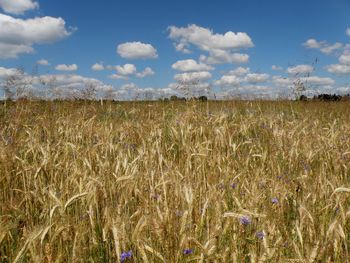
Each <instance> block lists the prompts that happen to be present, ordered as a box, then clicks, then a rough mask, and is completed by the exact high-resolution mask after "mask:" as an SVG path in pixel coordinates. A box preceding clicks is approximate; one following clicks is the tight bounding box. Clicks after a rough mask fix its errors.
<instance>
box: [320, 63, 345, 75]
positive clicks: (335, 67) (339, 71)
mask: <svg viewBox="0 0 350 263" xmlns="http://www.w3.org/2000/svg"><path fill="white" fill-rule="evenodd" d="M326 68H327V70H328V72H330V73H333V74H336V75H350V65H343V64H332V65H329V66H327V67H326Z"/></svg>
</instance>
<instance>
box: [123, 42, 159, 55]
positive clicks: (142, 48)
mask: <svg viewBox="0 0 350 263" xmlns="http://www.w3.org/2000/svg"><path fill="white" fill-rule="evenodd" d="M117 53H118V54H119V55H120V56H121V57H122V58H126V59H149V58H157V57H158V54H157V50H156V49H155V48H154V47H153V46H152V45H151V44H145V43H142V42H126V43H123V44H120V45H118V47H117Z"/></svg>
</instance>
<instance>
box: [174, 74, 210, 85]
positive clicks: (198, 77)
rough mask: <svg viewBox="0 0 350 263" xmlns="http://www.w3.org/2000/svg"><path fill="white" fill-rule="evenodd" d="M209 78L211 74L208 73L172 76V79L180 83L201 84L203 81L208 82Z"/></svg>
mask: <svg viewBox="0 0 350 263" xmlns="http://www.w3.org/2000/svg"><path fill="white" fill-rule="evenodd" d="M210 78H211V74H210V72H208V71H199V72H186V73H181V74H176V75H175V76H174V79H175V80H176V81H177V82H180V83H193V82H201V81H203V80H208V79H210Z"/></svg>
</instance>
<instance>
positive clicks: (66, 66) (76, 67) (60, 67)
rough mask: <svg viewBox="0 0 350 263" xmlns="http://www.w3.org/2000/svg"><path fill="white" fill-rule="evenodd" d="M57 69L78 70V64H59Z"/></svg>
mask: <svg viewBox="0 0 350 263" xmlns="http://www.w3.org/2000/svg"><path fill="white" fill-rule="evenodd" d="M55 69H56V70H59V71H76V70H78V66H77V64H72V65H66V64H59V65H57V66H56V67H55Z"/></svg>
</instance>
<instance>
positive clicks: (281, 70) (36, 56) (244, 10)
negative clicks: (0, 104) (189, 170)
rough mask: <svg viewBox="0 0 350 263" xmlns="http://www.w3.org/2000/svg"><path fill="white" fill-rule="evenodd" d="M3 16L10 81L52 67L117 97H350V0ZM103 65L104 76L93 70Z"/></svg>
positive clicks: (83, 7)
mask: <svg viewBox="0 0 350 263" xmlns="http://www.w3.org/2000/svg"><path fill="white" fill-rule="evenodd" d="M0 7H1V8H2V9H0V15H2V16H1V19H0V67H1V68H2V71H5V70H6V69H7V71H6V72H7V74H8V72H9V70H10V69H13V68H16V67H18V66H24V68H25V69H26V71H27V72H28V74H30V72H31V68H32V67H33V66H34V65H36V64H37V63H38V61H40V60H41V64H45V61H44V60H46V61H47V62H48V63H49V65H39V74H41V75H55V74H58V75H64V74H65V75H76V76H78V75H79V76H83V77H85V78H89V79H97V80H99V81H101V83H102V82H103V83H104V84H106V85H110V86H113V89H115V90H119V89H123V87H124V88H125V87H128V86H127V85H129V87H134V88H135V87H137V88H138V89H143V88H153V89H166V88H173V89H177V88H178V87H179V85H181V84H183V83H184V82H186V81H192V82H193V79H195V80H196V81H197V82H196V83H197V86H198V82H199V83H200V84H201V85H200V86H201V87H202V88H203V89H204V90H206V89H207V88H208V87H211V88H212V89H214V90H216V91H217V92H219V90H220V91H221V92H229V91H230V90H234V92H236V93H240V92H242V93H255V92H256V93H269V94H271V93H278V92H279V91H281V90H284V89H285V88H286V86H288V85H289V86H290V85H292V84H291V83H292V82H293V81H295V79H296V78H298V77H301V78H303V80H304V81H305V82H308V83H310V84H309V85H308V88H309V89H313V90H317V91H318V92H322V91H334V92H346V91H349V92H350V29H349V32H347V29H348V28H350V15H349V14H350V2H349V1H348V0H334V1H326V0H318V1H315V0H309V1H305V0H304V1H301V0H294V1H287V0H285V1H280V0H279V1H277V0H271V1H261V0H245V1H243V0H239V1H228V0H223V1H216V2H214V1H182V0H177V1H164V0H163V1H160V0H157V1H144V0H143V1H141V0H137V1H136V0H134V1H112V0H105V1H100V2H96V1H82V0H74V1H71V0H60V1H42V0H39V1H34V0H0ZM43 17H50V18H51V20H43ZM59 18H61V19H60V20H59ZM40 19H42V20H40ZM33 20H36V21H35V23H36V24H35V25H33V23H31V22H30V21H33ZM9 23H12V25H11V26H13V28H12V29H11V30H7V29H6V28H10V27H9ZM13 24H14V25H13ZM37 24H40V25H41V26H40V28H39V29H38V27H39V26H38V25H37ZM1 28H2V29H1ZM34 31H36V33H34V34H33V35H35V36H33V37H29V36H28V35H30V34H31V32H34ZM238 32H241V35H239V33H238ZM225 34H226V35H225ZM123 44H125V45H124V46H122V47H124V48H125V50H124V53H123V52H122V51H120V52H119V53H118V52H117V47H118V46H119V45H123ZM179 44H182V46H181V45H180V46H179ZM175 45H178V50H176V48H175ZM140 50H141V51H142V52H141V53H142V54H139V52H140ZM133 52H134V53H133ZM126 53H127V54H128V55H126ZM233 54H240V56H235V55H233ZM243 55H244V56H243ZM247 56H248V57H247ZM190 59H191V61H189V60H190ZM316 59H317V63H314V62H315V61H316ZM192 60H194V61H192ZM178 61H180V63H178V64H177V65H178V66H177V67H175V68H174V64H175V63H176V62H178ZM181 61H182V62H181ZM96 63H98V64H100V65H99V66H100V69H102V66H103V70H99V71H97V70H93V69H92V66H93V65H94V64H96ZM58 65H61V66H59V67H57V66H58ZM72 65H74V66H72ZM125 65H128V66H125ZM273 65H275V67H274V69H275V70H273V69H272V66H273ZM298 66H299V67H298ZM310 66H311V67H312V70H311V69H310ZM97 68H98V67H97V66H96V67H95V69H97ZM135 68H136V69H135ZM146 68H148V69H146ZM237 68H240V70H238V71H237V70H236V71H235V69H237ZM248 68H249V69H248ZM62 69H65V70H62ZM68 69H71V70H68ZM145 69H146V71H145ZM243 69H245V70H243ZM205 72H207V73H205ZM208 73H209V75H208ZM5 75H6V74H5V73H1V71H0V77H1V76H2V77H3V78H4V76H5ZM176 75H177V77H176ZM308 76H309V77H308ZM310 76H311V77H310ZM130 83H133V84H132V85H131V84H130ZM254 87H256V89H254Z"/></svg>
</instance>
